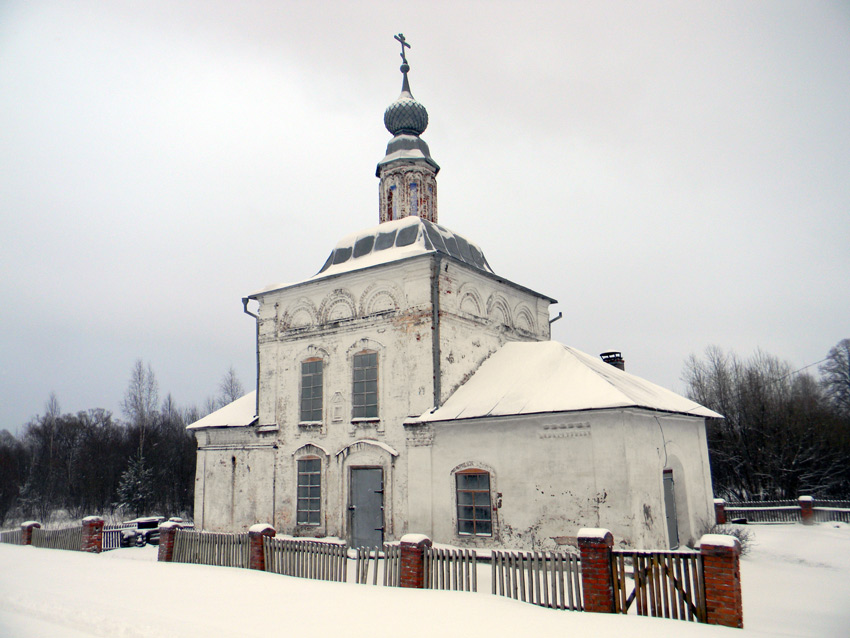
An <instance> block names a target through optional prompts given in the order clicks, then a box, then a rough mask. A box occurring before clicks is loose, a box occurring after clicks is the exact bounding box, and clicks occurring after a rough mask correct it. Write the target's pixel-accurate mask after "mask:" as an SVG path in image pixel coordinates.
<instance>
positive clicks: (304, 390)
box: [301, 359, 322, 423]
mask: <svg viewBox="0 0 850 638" xmlns="http://www.w3.org/2000/svg"><path fill="white" fill-rule="evenodd" d="M321 420H322V360H321V359H315V360H312V361H303V362H302V363H301V422H302V423H303V422H308V421H321Z"/></svg>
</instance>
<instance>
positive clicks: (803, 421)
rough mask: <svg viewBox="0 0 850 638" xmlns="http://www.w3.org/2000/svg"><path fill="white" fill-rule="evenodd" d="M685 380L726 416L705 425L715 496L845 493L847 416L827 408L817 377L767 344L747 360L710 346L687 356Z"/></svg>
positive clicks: (849, 451)
mask: <svg viewBox="0 0 850 638" xmlns="http://www.w3.org/2000/svg"><path fill="white" fill-rule="evenodd" d="M683 380H684V381H685V382H686V383H687V385H688V396H690V398H692V399H693V400H694V401H697V402H698V403H701V404H703V405H705V406H707V407H709V408H711V409H712V410H715V411H717V412H719V413H720V414H722V415H724V417H725V418H724V419H711V420H709V422H708V425H707V436H708V445H709V454H710V456H711V473H712V480H713V482H714V488H715V492H716V494H717V495H718V496H723V497H725V498H731V499H734V500H747V499H752V498H755V499H769V498H779V499H781V498H795V497H796V496H798V495H799V494H800V493H801V492H802V493H812V494H815V495H817V496H820V497H822V498H823V497H830V496H831V497H839V498H840V497H844V496H846V494H847V491H848V489H850V481H848V472H847V468H846V465H847V464H846V459H847V458H848V455H850V446H848V443H849V442H850V438H848V427H847V423H848V420H847V419H844V420H842V419H839V418H838V417H837V415H836V413H835V411H834V410H832V409H830V406H829V404H828V402H827V400H826V398H825V397H824V393H823V392H822V391H821V386H820V385H819V384H818V382H817V381H816V380H815V379H814V378H813V377H811V376H810V375H808V374H800V373H795V372H794V371H793V368H792V367H791V366H790V365H789V364H788V363H786V362H783V361H781V360H779V359H778V358H777V357H774V356H772V355H768V354H765V353H763V352H757V353H756V354H755V355H753V356H752V357H751V358H750V359H747V360H742V359H740V358H738V357H737V356H736V355H735V354H733V353H724V352H723V351H722V350H721V349H720V348H717V347H710V348H708V349H707V350H706V353H705V356H704V358H702V359H700V358H698V357H696V356H693V355H692V356H691V357H690V358H689V359H688V361H687V362H686V364H685V371H684V374H683Z"/></svg>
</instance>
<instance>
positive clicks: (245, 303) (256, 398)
mask: <svg viewBox="0 0 850 638" xmlns="http://www.w3.org/2000/svg"><path fill="white" fill-rule="evenodd" d="M250 300H251V299H250V298H249V297H242V310H243V311H244V312H245V314H246V315H250V316H252V317H254V319H255V320H256V321H255V324H256V327H255V330H254V333H255V342H256V344H257V347H256V351H255V357H256V361H257V385H256V386H254V387H255V388H256V389H257V393H256V395H255V396H254V412H255V414H256V415H257V416H258V417H259V416H260V315H255V314H254V313H253V312H251V311H250V310H248V302H249V301H250Z"/></svg>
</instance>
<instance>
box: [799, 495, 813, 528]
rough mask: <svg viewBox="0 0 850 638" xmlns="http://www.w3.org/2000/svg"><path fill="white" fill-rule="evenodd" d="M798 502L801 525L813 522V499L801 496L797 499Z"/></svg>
mask: <svg viewBox="0 0 850 638" xmlns="http://www.w3.org/2000/svg"><path fill="white" fill-rule="evenodd" d="M797 503H799V504H800V520H801V521H803V525H814V524H815V499H813V498H812V497H811V496H801V497H799V498H798V499H797Z"/></svg>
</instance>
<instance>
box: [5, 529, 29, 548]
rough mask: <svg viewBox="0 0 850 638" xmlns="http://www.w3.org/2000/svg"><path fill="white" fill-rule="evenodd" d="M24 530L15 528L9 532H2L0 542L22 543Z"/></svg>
mask: <svg viewBox="0 0 850 638" xmlns="http://www.w3.org/2000/svg"><path fill="white" fill-rule="evenodd" d="M22 536H23V532H22V531H21V530H19V529H13V530H10V531H8V532H0V543H10V544H12V545H20V544H21V537H22Z"/></svg>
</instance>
